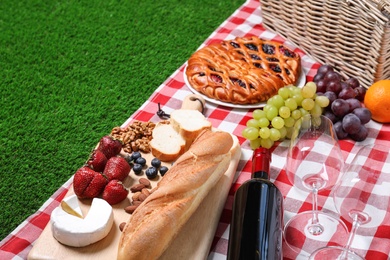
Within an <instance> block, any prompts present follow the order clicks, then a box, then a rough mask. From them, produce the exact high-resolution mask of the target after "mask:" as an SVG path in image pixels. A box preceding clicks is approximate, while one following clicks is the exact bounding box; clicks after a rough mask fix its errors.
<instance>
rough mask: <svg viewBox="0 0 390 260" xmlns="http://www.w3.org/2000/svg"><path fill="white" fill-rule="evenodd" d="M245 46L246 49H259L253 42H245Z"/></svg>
mask: <svg viewBox="0 0 390 260" xmlns="http://www.w3.org/2000/svg"><path fill="white" fill-rule="evenodd" d="M245 47H247V48H248V49H250V50H252V51H258V50H259V49H257V46H256V45H254V44H251V43H247V44H245Z"/></svg>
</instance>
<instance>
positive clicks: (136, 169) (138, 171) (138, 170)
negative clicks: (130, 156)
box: [133, 163, 142, 175]
mask: <svg viewBox="0 0 390 260" xmlns="http://www.w3.org/2000/svg"><path fill="white" fill-rule="evenodd" d="M133 171H134V173H135V174H136V175H138V174H141V172H142V165H141V164H138V163H136V164H134V165H133Z"/></svg>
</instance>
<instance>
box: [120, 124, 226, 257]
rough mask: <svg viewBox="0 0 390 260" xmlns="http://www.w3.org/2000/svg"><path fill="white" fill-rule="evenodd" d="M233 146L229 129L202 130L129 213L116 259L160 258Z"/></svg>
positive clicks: (219, 173)
mask: <svg viewBox="0 0 390 260" xmlns="http://www.w3.org/2000/svg"><path fill="white" fill-rule="evenodd" d="M232 146H233V138H232V136H231V135H230V134H229V133H226V132H212V131H211V130H205V131H203V132H202V133H200V135H199V136H198V137H197V139H196V140H195V141H194V143H193V145H192V146H191V147H190V149H189V150H188V151H187V152H185V153H184V154H183V155H181V156H180V157H179V159H178V160H177V161H176V162H175V163H174V165H173V166H172V167H171V168H170V169H169V171H168V172H167V173H166V174H165V175H164V178H162V180H161V181H160V182H159V183H158V185H157V189H156V190H155V191H154V192H153V193H152V194H151V195H149V196H148V197H147V199H146V200H145V201H144V202H143V203H142V204H141V205H140V206H139V207H138V208H137V209H136V210H135V211H134V213H133V214H132V215H131V216H130V218H129V220H128V221H127V223H126V225H125V227H124V229H123V232H122V234H121V237H120V241H119V245H118V255H117V259H119V260H122V259H127V260H129V259H130V260H132V259H134V260H135V259H137V260H142V259H148V260H149V259H157V258H159V257H160V256H161V255H162V253H163V252H164V251H165V250H166V249H167V248H168V246H169V245H170V243H171V241H172V240H173V239H174V238H175V237H176V235H177V234H178V233H179V231H180V229H181V228H182V226H183V225H184V224H185V223H186V222H187V220H188V219H189V218H190V217H191V215H192V214H193V213H194V212H195V211H196V209H197V208H198V206H199V204H200V203H201V202H202V201H203V199H204V198H205V197H206V196H207V194H208V192H209V191H210V190H211V189H212V188H213V187H214V186H215V185H216V183H217V182H218V181H219V179H220V178H221V177H222V176H223V174H224V173H225V172H226V170H227V169H228V167H229V163H230V159H231V153H230V149H231V148H232Z"/></svg>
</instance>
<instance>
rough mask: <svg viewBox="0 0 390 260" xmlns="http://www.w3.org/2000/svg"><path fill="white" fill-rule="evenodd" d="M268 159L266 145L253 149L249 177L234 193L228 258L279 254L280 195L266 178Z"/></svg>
mask: <svg viewBox="0 0 390 260" xmlns="http://www.w3.org/2000/svg"><path fill="white" fill-rule="evenodd" d="M270 162H271V154H270V152H269V150H268V149H265V148H258V149H256V150H255V151H254V153H253V158H252V178H251V179H250V180H248V181H246V182H244V183H243V184H242V185H241V186H240V187H239V188H238V190H237V192H236V194H235V195H234V203H233V212H232V220H231V224H230V233H229V246H228V255H227V259H228V260H237V259H240V260H252V259H253V260H254V259H262V260H269V259H272V260H274V259H282V258H283V252H282V232H283V196H282V194H281V193H280V191H279V190H278V188H277V187H276V186H275V185H274V184H273V183H272V182H270V180H269V168H270Z"/></svg>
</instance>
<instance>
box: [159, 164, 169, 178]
mask: <svg viewBox="0 0 390 260" xmlns="http://www.w3.org/2000/svg"><path fill="white" fill-rule="evenodd" d="M167 171H168V167H166V166H161V167H160V174H161V176H164V174H165V173H166V172H167Z"/></svg>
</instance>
